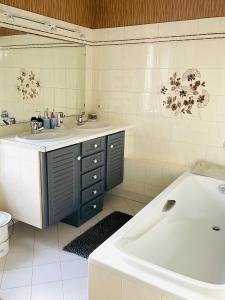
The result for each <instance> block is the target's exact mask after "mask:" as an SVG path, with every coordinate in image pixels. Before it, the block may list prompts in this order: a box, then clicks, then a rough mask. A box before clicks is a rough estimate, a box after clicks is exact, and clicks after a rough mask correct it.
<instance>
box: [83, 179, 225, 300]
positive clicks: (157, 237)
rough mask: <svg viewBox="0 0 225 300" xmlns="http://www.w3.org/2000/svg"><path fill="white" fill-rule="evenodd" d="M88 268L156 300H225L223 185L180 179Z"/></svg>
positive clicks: (96, 253) (110, 241) (97, 252)
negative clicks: (141, 287) (148, 291)
mask: <svg viewBox="0 0 225 300" xmlns="http://www.w3.org/2000/svg"><path fill="white" fill-rule="evenodd" d="M92 264H94V265H95V266H98V267H101V268H103V269H104V270H106V271H107V272H108V273H111V274H112V273H113V274H114V276H118V278H130V279H132V280H133V282H136V283H137V282H139V283H140V282H142V283H143V284H145V285H147V286H149V288H150V287H151V288H154V289H157V291H158V293H159V295H161V298H160V299H170V298H167V297H170V296H173V297H175V298H173V299H188V300H198V299H199V300H206V299H207V300H208V299H213V300H214V299H215V300H217V299H218V300H222V299H225V181H222V180H217V179H214V178H210V177H204V176H199V175H194V174H191V173H185V174H183V175H182V176H180V177H179V178H178V179H177V180H175V181H174V182H173V183H172V184H171V185H170V186H168V187H167V188H166V189H165V190H164V191H163V192H162V193H161V194H159V195H158V196H157V197H156V198H155V199H154V200H153V201H151V202H150V203H149V204H148V205H147V206H146V207H145V208H144V209H142V211H140V212H139V213H138V214H137V215H136V216H135V217H133V218H132V219H131V220H130V221H129V222H128V223H127V224H125V225H124V226H123V227H122V228H121V229H120V230H119V231H117V232H116V233H115V234H114V235H113V236H112V237H110V238H109V239H108V240H107V241H106V242H105V243H103V244H102V245H101V246H100V247H99V248H98V249H96V250H95V251H94V252H93V253H92V254H91V256H90V258H89V265H90V268H91V265H92ZM92 273H93V272H92ZM92 273H91V274H92ZM91 280H92V279H91V277H90V278H89V281H90V285H91ZM121 280H122V279H121ZM90 293H91V291H90ZM162 295H163V296H162ZM165 295H166V296H165ZM163 297H165V298H163ZM98 298H99V296H98ZM90 299H93V300H95V298H94V297H90ZM99 299H100V298H99Z"/></svg>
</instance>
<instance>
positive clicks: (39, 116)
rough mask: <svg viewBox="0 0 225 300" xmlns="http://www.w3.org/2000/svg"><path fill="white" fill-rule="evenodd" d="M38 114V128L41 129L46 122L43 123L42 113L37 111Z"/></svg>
mask: <svg viewBox="0 0 225 300" xmlns="http://www.w3.org/2000/svg"><path fill="white" fill-rule="evenodd" d="M37 112H38V117H37V121H38V123H39V124H38V127H39V128H41V127H43V125H44V121H43V119H42V117H41V112H40V111H37Z"/></svg>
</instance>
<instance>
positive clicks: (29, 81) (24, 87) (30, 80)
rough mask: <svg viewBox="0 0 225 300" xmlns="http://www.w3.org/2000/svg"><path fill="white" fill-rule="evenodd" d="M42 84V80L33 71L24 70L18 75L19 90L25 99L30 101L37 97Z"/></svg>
mask: <svg viewBox="0 0 225 300" xmlns="http://www.w3.org/2000/svg"><path fill="white" fill-rule="evenodd" d="M40 86H41V85H40V80H39V79H38V78H37V76H36V75H35V74H34V72H33V71H30V72H27V71H26V70H22V71H21V72H20V74H19V76H18V77H17V90H18V92H19V93H20V94H21V96H22V99H23V100H26V101H29V100H32V99H34V98H37V96H38V94H39V90H40Z"/></svg>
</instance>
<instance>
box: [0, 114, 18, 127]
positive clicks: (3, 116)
mask: <svg viewBox="0 0 225 300" xmlns="http://www.w3.org/2000/svg"><path fill="white" fill-rule="evenodd" d="M1 119H2V121H3V123H4V124H5V125H12V124H16V119H15V118H13V117H10V116H9V113H8V111H7V110H3V111H2V113H1Z"/></svg>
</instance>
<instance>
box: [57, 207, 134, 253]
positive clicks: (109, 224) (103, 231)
mask: <svg viewBox="0 0 225 300" xmlns="http://www.w3.org/2000/svg"><path fill="white" fill-rule="evenodd" d="M131 218H132V216H130V215H128V214H125V213H122V212H119V211H115V212H113V213H111V214H110V215H108V216H107V217H105V218H104V219H102V220H101V221H100V222H98V223H97V224H96V225H94V226H93V227H91V228H90V229H88V230H87V231H85V232H84V233H82V234H81V235H80V236H78V237H77V238H76V239H74V240H72V242H70V243H69V244H68V245H66V246H65V247H64V248H63V250H65V251H68V252H72V253H74V254H77V255H79V256H82V257H84V258H88V256H89V255H90V254H91V252H93V251H94V250H95V249H96V248H97V247H98V246H100V245H101V244H102V243H103V242H104V241H105V240H107V239H108V238H109V237H110V236H111V235H112V234H113V233H114V232H116V231H117V230H118V229H119V228H120V227H122V226H123V225H124V224H125V223H126V222H127V221H129V220H130V219H131Z"/></svg>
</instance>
